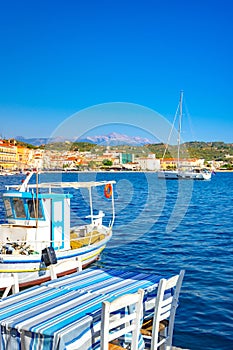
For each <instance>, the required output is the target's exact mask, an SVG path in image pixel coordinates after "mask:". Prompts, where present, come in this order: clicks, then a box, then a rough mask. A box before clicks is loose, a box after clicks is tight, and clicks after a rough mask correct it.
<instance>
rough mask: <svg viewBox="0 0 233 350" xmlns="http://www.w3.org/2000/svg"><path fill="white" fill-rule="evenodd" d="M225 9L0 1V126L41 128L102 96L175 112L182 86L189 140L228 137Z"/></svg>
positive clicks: (230, 6) (214, 5)
mask: <svg viewBox="0 0 233 350" xmlns="http://www.w3.org/2000/svg"><path fill="white" fill-rule="evenodd" d="M232 18H233V1H232V0H143V1H142V0H141V1H139V0H85V1H84V0H83V1H82V0H56V1H55V0H33V1H32V0H27V1H25V0H21V1H19V0H9V1H2V2H1V5H0V36H1V38H0V39H1V40H0V45H1V54H0V72H1V74H0V118H1V119H0V120H1V124H0V134H1V135H2V136H6V137H13V136H16V135H22V136H24V137H48V136H50V135H51V133H52V132H53V130H54V129H56V127H57V126H58V125H59V124H60V123H62V122H63V121H64V120H65V119H66V118H68V117H69V116H71V115H72V114H73V113H75V112H77V111H79V110H82V109H83V108H88V107H91V106H93V105H96V104H100V103H108V102H129V103H136V104H139V105H142V106H145V107H148V108H151V109H154V110H156V111H157V112H159V113H160V114H162V115H163V116H164V117H165V118H167V119H168V120H170V121H172V118H173V115H174V113H175V110H176V107H177V103H178V99H179V92H180V90H181V89H183V90H184V93H185V100H186V104H187V106H188V110H189V114H190V117H191V121H192V135H193V136H190V139H191V138H192V139H195V140H198V141H225V142H233V20H232ZM135 118H137V116H135ZM116 122H117V120H116ZM187 138H189V137H188V135H186V139H187Z"/></svg>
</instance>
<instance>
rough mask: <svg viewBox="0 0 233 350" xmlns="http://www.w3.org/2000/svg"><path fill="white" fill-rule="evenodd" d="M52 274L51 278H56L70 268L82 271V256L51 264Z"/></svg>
mask: <svg viewBox="0 0 233 350" xmlns="http://www.w3.org/2000/svg"><path fill="white" fill-rule="evenodd" d="M49 269H50V276H51V280H54V279H56V278H57V275H58V274H60V273H63V272H65V271H70V270H76V271H82V260H81V257H78V258H77V259H75V260H68V261H61V262H58V263H57V264H54V265H50V266H49Z"/></svg>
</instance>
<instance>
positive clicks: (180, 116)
mask: <svg viewBox="0 0 233 350" xmlns="http://www.w3.org/2000/svg"><path fill="white" fill-rule="evenodd" d="M183 95H184V91H183V90H181V92H180V102H179V110H180V115H179V125H178V139H177V169H179V167H180V133H181V121H182V113H183V111H182V105H183Z"/></svg>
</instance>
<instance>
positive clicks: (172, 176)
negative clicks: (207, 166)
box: [158, 171, 211, 180]
mask: <svg viewBox="0 0 233 350" xmlns="http://www.w3.org/2000/svg"><path fill="white" fill-rule="evenodd" d="M158 178H159V179H165V180H211V173H210V172H194V171H159V172H158Z"/></svg>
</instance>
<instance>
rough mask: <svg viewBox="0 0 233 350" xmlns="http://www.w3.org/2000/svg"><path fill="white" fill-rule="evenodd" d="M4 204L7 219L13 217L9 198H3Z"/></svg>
mask: <svg viewBox="0 0 233 350" xmlns="http://www.w3.org/2000/svg"><path fill="white" fill-rule="evenodd" d="M4 205H5V210H6V217H7V218H8V219H10V218H13V212H12V208H11V201H10V199H4Z"/></svg>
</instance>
